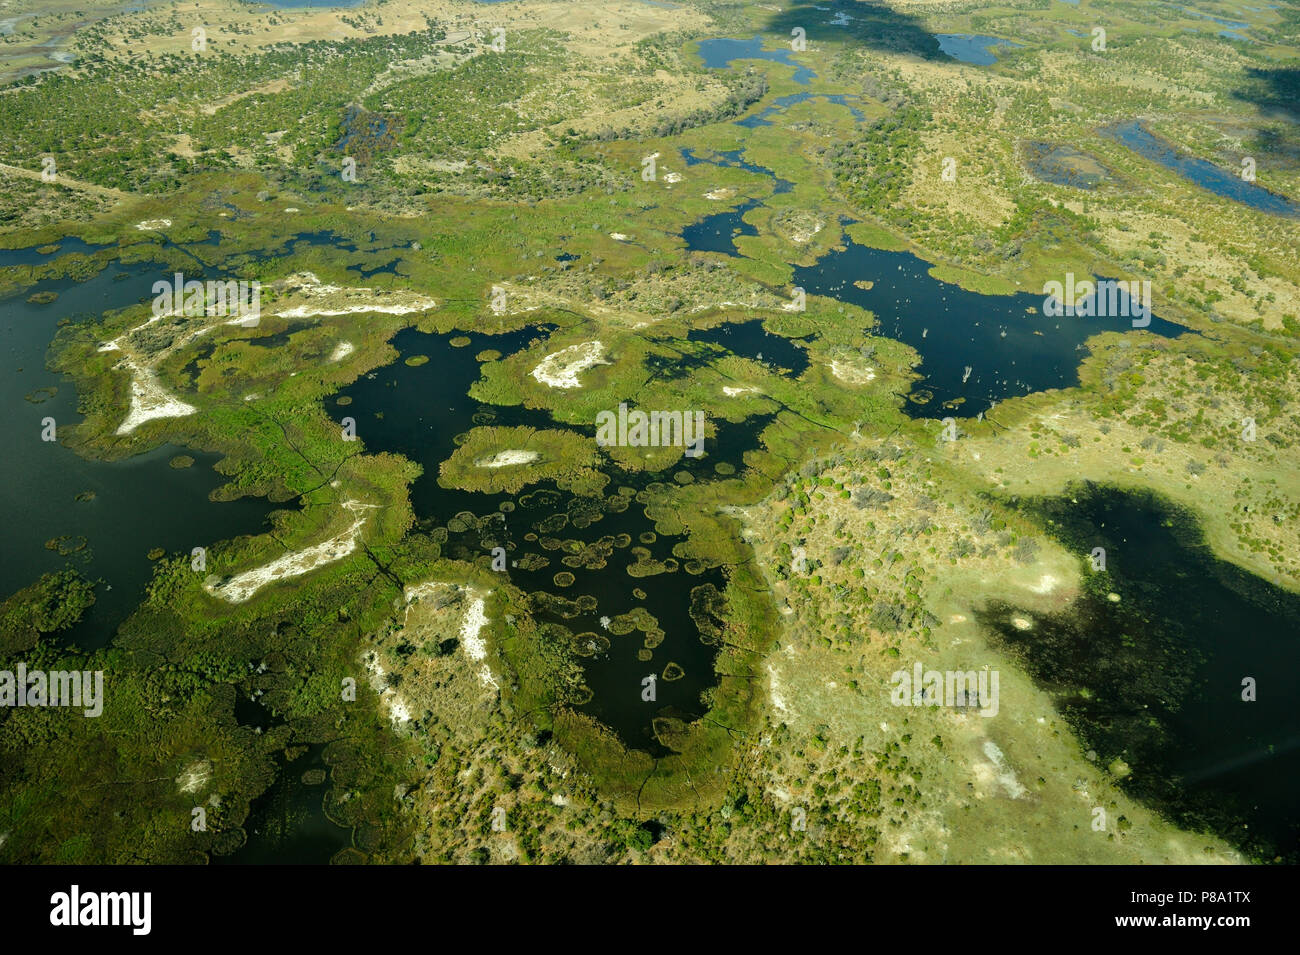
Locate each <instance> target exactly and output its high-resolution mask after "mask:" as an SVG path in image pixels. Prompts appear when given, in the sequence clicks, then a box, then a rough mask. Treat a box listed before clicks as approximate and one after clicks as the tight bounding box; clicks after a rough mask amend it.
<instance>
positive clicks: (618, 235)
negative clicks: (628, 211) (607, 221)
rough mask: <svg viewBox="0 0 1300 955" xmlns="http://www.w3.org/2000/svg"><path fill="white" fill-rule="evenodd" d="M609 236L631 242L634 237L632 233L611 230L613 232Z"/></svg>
mask: <svg viewBox="0 0 1300 955" xmlns="http://www.w3.org/2000/svg"><path fill="white" fill-rule="evenodd" d="M609 237H610V238H611V239H615V240H617V241H619V242H631V241H632V237H631V236H630V235H626V234H624V233H622V232H611V233H610V234H609Z"/></svg>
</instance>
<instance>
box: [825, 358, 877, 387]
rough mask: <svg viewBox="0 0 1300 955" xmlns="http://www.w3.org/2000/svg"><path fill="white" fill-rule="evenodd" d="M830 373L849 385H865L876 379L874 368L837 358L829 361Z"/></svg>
mask: <svg viewBox="0 0 1300 955" xmlns="http://www.w3.org/2000/svg"><path fill="white" fill-rule="evenodd" d="M831 374H832V375H834V376H835V377H836V378H838V379H839V380H840V381H843V382H845V383H846V384H850V385H865V384H866V383H867V382H869V381H875V380H876V369H874V368H870V367H868V366H865V365H855V364H852V363H851V362H846V361H839V360H835V361H832V362H831Z"/></svg>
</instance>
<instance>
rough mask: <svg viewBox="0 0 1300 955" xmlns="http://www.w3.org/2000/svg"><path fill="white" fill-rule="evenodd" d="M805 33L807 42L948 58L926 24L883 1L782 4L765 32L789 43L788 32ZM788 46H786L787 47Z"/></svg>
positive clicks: (933, 58) (932, 58)
mask: <svg viewBox="0 0 1300 955" xmlns="http://www.w3.org/2000/svg"><path fill="white" fill-rule="evenodd" d="M796 28H801V29H803V30H805V31H806V32H807V37H808V42H809V43H814V42H816V43H825V42H832V43H834V42H841V43H842V42H844V41H846V40H847V41H851V42H852V44H853V46H855V47H858V48H861V49H865V50H887V51H889V52H891V53H902V54H911V55H913V56H917V57H920V58H922V59H926V60H947V57H946V56H944V54H943V52H942V51H941V50H940V49H939V41H938V40H936V39H935V38H934V36H933V35H932V34H931V33H930V31H929V30H927V29H926V28H925V24H924V23H923V22H922V21H921V20H920V19H918V18H917V17H913V16H911V15H909V14H906V13H902V12H899V11H898V10H895V9H894V8H893V7H892V6H887V5H885V4H876V3H873V4H870V5H868V4H865V3H858V2H856V0H855V2H843V0H838V2H832V3H794V4H790V5H788V6H786V5H783V6H782V7H781V9H780V12H778V13H776V14H775V15H773V16H772V17H771V19H769V20H768V21H767V23H766V25H765V26H764V28H763V32H764V33H765V34H769V35H770V34H775V35H776V36H777V37H780V38H782V42H784V43H787V44H788V43H789V38H790V37H791V35H792V34H791V31H793V30H794V29H796ZM787 48H788V47H787Z"/></svg>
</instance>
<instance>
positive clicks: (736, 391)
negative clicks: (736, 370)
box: [722, 385, 758, 398]
mask: <svg viewBox="0 0 1300 955" xmlns="http://www.w3.org/2000/svg"><path fill="white" fill-rule="evenodd" d="M757 392H758V389H757V388H733V387H731V386H730V385H723V386H722V393H723V394H724V395H726V396H727V397H728V398H734V397H736V396H737V395H749V394H757Z"/></svg>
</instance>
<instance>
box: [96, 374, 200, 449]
mask: <svg viewBox="0 0 1300 955" xmlns="http://www.w3.org/2000/svg"><path fill="white" fill-rule="evenodd" d="M116 367H118V368H124V369H126V370H127V371H129V372H130V373H131V409H130V411H128V412H127V415H126V420H125V421H123V422H122V424H121V425H120V426H119V427H118V429H117V433H118V434H130V433H131V432H132V431H134V430H135V429H136V428H138V427H140V425H142V424H144V423H145V422H146V421H153V420H154V419H156V418H183V417H185V416H186V415H191V414H194V412H196V411H198V410H199V409H197V408H195V407H194V406H193V405H187V404H186V403H185V402H183V401H181V400H180V399H179V398H176V397H174V396H172V395H170V394H168V393H167V390H166V389H165V388H163V386H162V385H161V384H159V382H158V376H157V375H155V374H154V373H153V369H151V368H148V367H146V366H144V365H142V364H140V363H139V362H137V361H136V360H135V359H133V358H124V359H123V360H122V361H120V362H119V363H118V364H117V366H116Z"/></svg>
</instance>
